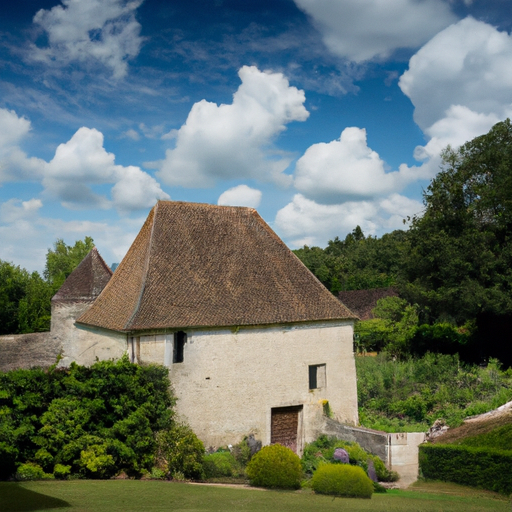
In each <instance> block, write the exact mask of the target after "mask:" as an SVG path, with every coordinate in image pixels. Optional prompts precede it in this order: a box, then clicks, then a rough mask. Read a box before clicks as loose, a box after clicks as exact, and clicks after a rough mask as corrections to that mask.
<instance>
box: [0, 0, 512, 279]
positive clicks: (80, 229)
mask: <svg viewBox="0 0 512 512" xmlns="http://www.w3.org/2000/svg"><path fill="white" fill-rule="evenodd" d="M0 9H1V11H0V12H1V14H2V15H1V16H0V259H2V260H7V261H12V262H14V263H15V264H17V265H20V266H22V267H25V268H27V269H29V270H39V271H40V270H42V268H43V266H44V261H45V255H46V252H47V250H48V248H49V247H51V246H52V244H53V243H54V242H55V240H56V239H57V238H63V239H64V240H65V241H66V242H67V243H69V244H72V243H73V242H74V241H75V240H77V239H82V238H84V237H85V236H87V235H88V236H92V237H93V238H94V240H95V242H96V245H97V247H98V249H99V251H100V253H101V254H102V255H103V256H104V258H105V260H106V261H107V262H108V263H113V262H118V261H120V260H121V259H122V257H123V255H124V254H125V252H126V250H127V249H128V247H129V246H130V244H131V242H132V241H133V239H134V237H135V236H136V234H137V232H138V230H139V229H140V227H141V225H142V223H143V221H144V219H145V217H146V215H147V213H148V211H149V209H150V208H151V207H152V206H153V205H154V204H155V202H156V201H157V200H158V199H172V200H177V201H194V202H207V203H212V204H226V205H241V206H251V207H254V208H257V210H258V211H259V212H260V214H261V215H262V216H263V218H264V219H265V220H266V221H267V222H268V223H269V224H270V225H271V226H272V228H273V229H274V230H275V231H276V232H277V233H278V235H279V236H280V237H281V238H282V239H283V240H284V241H285V242H286V243H287V244H288V245H289V246H290V247H292V248H295V247H300V246H302V245H303V244H308V245H320V246H322V247H324V246H325V245H326V244H327V241H328V240H329V239H332V238H334V237H335V236H339V237H341V238H343V237H344V236H345V235H346V234H347V233H348V232H350V231H352V229H354V228H355V226H356V225H360V226H361V227H362V228H363V231H364V232H365V233H366V234H367V235H369V234H372V235H376V236H380V235H382V234H383V233H385V232H388V231H391V230H393V229H400V228H403V222H402V220H403V219H404V218H406V217H407V216H412V215H415V214H421V211H422V203H421V197H422V190H424V189H425V188H426V186H428V183H429V181H430V179H432V178H433V177H434V176H435V174H436V173H437V172H438V170H439V166H440V163H441V161H440V158H439V153H440V151H441V150H442V149H443V148H444V147H446V146H447V145H448V144H451V145H452V146H458V145H460V144H462V143H464V142H465V141H467V140H470V139H472V138H473V137H475V136H477V135H480V134H483V133H486V132H487V131H488V130H489V129H490V128H491V126H492V125H493V124H494V123H496V122H498V121H500V120H503V119H505V118H507V117H510V115H511V112H512V37H511V35H510V31H511V28H512V10H511V9H510V2H509V0H472V1H471V0H259V1H257V0H208V1H207V0H202V1H199V0H187V1H181V0H173V1H171V2H169V1H162V0H145V1H142V0H131V1H124V0H62V1H61V2H59V1H58V0H38V1H34V0H23V2H17V3H16V2H9V3H6V2H4V3H3V4H2V7H0Z"/></svg>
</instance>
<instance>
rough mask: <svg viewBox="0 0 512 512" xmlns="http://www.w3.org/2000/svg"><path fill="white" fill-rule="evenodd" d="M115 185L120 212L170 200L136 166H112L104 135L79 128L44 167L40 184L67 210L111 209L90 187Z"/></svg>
mask: <svg viewBox="0 0 512 512" xmlns="http://www.w3.org/2000/svg"><path fill="white" fill-rule="evenodd" d="M109 183H114V184H115V185H114V187H113V188H112V199H113V205H114V206H115V207H116V208H117V209H118V210H121V211H131V210H138V209H142V208H147V207H149V206H152V205H153V204H154V203H155V201H156V200H157V199H169V195H168V194H166V193H165V192H163V191H162V189H161V188H160V185H159V184H158V182H157V181H156V180H155V179H154V178H153V177H151V176H150V175H149V174H147V173H145V172H144V171H142V170H141V169H140V168H139V167H134V166H129V167H123V166H121V165H116V164H115V156H114V154H113V153H108V152H107V151H106V150H105V148H104V147H103V134H102V133H101V132H99V131H98V130H95V129H94V128H92V129H91V128H86V127H82V128H80V129H79V130H77V132H76V133H75V134H74V135H73V137H71V139H70V140H69V141H68V142H66V143H64V144H60V145H59V146H58V147H57V150H56V151H55V156H54V157H53V159H52V160H51V161H50V162H49V163H48V164H46V166H45V175H44V178H43V185H44V186H45V189H46V191H47V192H49V193H50V194H51V195H52V196H54V197H57V198H58V199H60V200H61V201H62V203H63V205H64V206H66V207H68V208H80V207H86V208H91V207H96V208H110V206H111V202H110V201H109V200H108V199H107V198H106V197H105V196H104V195H100V194H97V193H95V192H94V191H93V190H92V188H91V186H93V185H102V184H109Z"/></svg>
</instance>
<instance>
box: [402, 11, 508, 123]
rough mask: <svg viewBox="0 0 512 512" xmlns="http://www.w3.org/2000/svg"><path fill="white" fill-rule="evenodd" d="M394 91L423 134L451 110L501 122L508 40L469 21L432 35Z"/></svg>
mask: <svg viewBox="0 0 512 512" xmlns="http://www.w3.org/2000/svg"><path fill="white" fill-rule="evenodd" d="M399 86H400V88H401V89H402V91H403V93H404V94H405V95H407V96H408V97H409V98H410V100H411V101H412V103H413V104H414V107H415V112H414V119H415V121H416V123H417V124H418V125H419V126H420V128H421V129H422V130H424V131H427V130H428V129H429V128H430V127H431V126H432V125H434V123H436V122H438V121H439V120H441V119H443V118H445V117H447V112H449V110H450V108H451V107H452V106H454V105H460V106H463V107H467V108H468V109H469V110H471V111H473V112H475V113H478V114H485V115H495V116H497V117H498V118H500V119H504V118H505V117H507V115H510V112H511V103H512V92H511V91H512V37H511V36H510V35H509V34H507V33H506V32H499V31H498V30H497V29H496V28H494V27H492V26H491V25H488V24H486V23H483V22H481V21H476V20H475V19H473V18H471V17H468V18H465V19H463V20H462V21H460V22H459V23H457V24H455V25H452V26H450V27H448V28H447V29H445V30H443V31H442V32H441V33H439V34H437V35H436V36H435V37H434V38H432V40H431V41H429V42H428V43H427V44H425V46H423V48H421V49H420V50H419V51H418V52H417V53H416V55H414V56H413V57H412V58H411V60H410V62H409V69H408V70H407V71H406V72H405V73H404V74H403V75H402V76H401V77H400V80H399Z"/></svg>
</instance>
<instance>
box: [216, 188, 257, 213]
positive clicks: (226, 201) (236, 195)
mask: <svg viewBox="0 0 512 512" xmlns="http://www.w3.org/2000/svg"><path fill="white" fill-rule="evenodd" d="M260 202H261V190H257V189H255V188H251V187H248V186H247V185H238V187H233V188H230V189H228V190H226V191H225V192H223V193H222V194H221V195H220V197H219V200H218V201H217V204H219V205H221V206H248V207H249V208H258V206H259V205H260Z"/></svg>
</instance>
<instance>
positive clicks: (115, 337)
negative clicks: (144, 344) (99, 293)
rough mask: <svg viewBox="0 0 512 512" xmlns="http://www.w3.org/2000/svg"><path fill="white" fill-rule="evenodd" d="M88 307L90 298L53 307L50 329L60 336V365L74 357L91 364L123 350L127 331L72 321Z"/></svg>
mask: <svg viewBox="0 0 512 512" xmlns="http://www.w3.org/2000/svg"><path fill="white" fill-rule="evenodd" d="M89 307H90V303H89V302H81V303H65V304H58V305H54V306H53V307H52V326H51V333H52V336H55V337H56V338H58V339H59V340H60V343H61V350H62V359H61V361H60V363H59V366H63V367H65V366H69V365H70V364H71V362H73V361H75V362H76V363H78V364H82V365H86V366H90V365H92V364H94V363H95V362H96V360H106V359H119V358H121V357H122V356H123V355H124V354H125V353H126V350H127V342H126V334H122V333H116V332H114V331H105V330H100V329H92V328H86V327H85V326H80V325H75V319H76V318H78V316H80V315H81V314H82V313H83V312H84V311H86V310H87V309H88V308H89Z"/></svg>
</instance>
